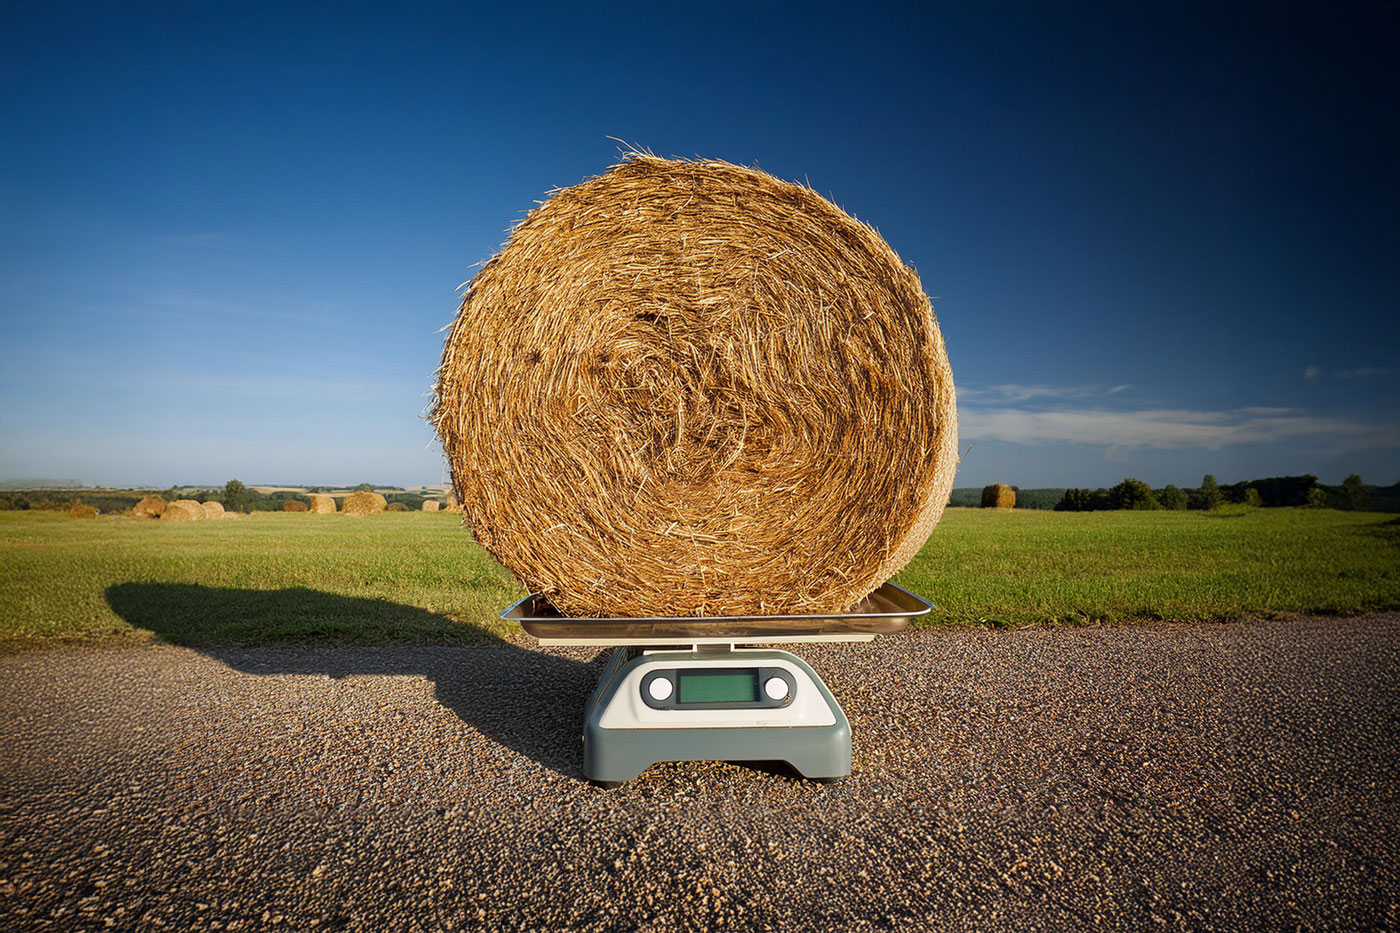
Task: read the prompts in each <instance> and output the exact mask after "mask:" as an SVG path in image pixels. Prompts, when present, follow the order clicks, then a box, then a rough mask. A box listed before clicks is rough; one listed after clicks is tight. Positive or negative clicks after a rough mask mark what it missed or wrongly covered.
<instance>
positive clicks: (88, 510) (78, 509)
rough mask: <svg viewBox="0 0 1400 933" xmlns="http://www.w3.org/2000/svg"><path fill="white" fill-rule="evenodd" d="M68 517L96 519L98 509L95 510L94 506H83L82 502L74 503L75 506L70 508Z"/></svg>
mask: <svg viewBox="0 0 1400 933" xmlns="http://www.w3.org/2000/svg"><path fill="white" fill-rule="evenodd" d="M68 517H69V518H96V517H97V509H94V508H93V507H92V506H90V505H83V504H82V503H81V502H75V503H73V505H72V506H70V507H69V509H68Z"/></svg>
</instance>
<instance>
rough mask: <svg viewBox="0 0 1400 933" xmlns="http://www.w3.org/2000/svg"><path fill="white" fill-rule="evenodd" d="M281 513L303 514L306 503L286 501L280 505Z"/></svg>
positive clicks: (295, 500)
mask: <svg viewBox="0 0 1400 933" xmlns="http://www.w3.org/2000/svg"><path fill="white" fill-rule="evenodd" d="M282 511H284V512H305V511H306V503H305V502H302V501H301V500H299V499H288V500H287V501H286V502H283V503H282Z"/></svg>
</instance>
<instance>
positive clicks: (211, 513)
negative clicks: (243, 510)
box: [199, 499, 227, 518]
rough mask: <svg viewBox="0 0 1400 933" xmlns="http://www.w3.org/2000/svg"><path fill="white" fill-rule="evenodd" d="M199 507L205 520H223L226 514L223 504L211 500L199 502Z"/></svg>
mask: <svg viewBox="0 0 1400 933" xmlns="http://www.w3.org/2000/svg"><path fill="white" fill-rule="evenodd" d="M199 507H200V508H202V509H203V510H204V517H205V518H223V517H224V515H225V514H227V513H225V512H224V504H223V503H222V502H215V501H214V500H212V499H211V500H209V501H208V502H201V503H200V506H199Z"/></svg>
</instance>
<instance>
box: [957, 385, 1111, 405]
mask: <svg viewBox="0 0 1400 933" xmlns="http://www.w3.org/2000/svg"><path fill="white" fill-rule="evenodd" d="M1131 388H1132V386H1131V385H1121V386H1114V387H1113V388H1111V389H1105V388H1103V387H1102V386H1047V385H1020V384H1018V383H1014V382H1011V383H1004V384H1002V385H994V386H986V387H964V386H958V397H959V398H962V399H979V398H980V399H996V400H999V401H1003V402H1029V401H1032V400H1034V399H1066V398H1071V399H1072V398H1093V397H1095V396H1099V395H1114V394H1116V393H1118V392H1122V391H1124V390H1125V389H1131Z"/></svg>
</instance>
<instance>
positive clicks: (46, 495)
mask: <svg viewBox="0 0 1400 933" xmlns="http://www.w3.org/2000/svg"><path fill="white" fill-rule="evenodd" d="M327 488H328V487H324V486H318V487H312V488H311V489H310V490H309V492H316V491H318V490H325V489H327ZM329 488H334V489H335V490H336V491H344V489H345V487H329ZM358 488H360V489H366V490H373V489H378V490H381V491H382V490H389V489H400V488H402V487H398V486H378V487H372V486H370V485H369V484H368V483H361V484H360V486H359V487H358ZM77 492H78V491H77V490H61V489H26V490H11V491H3V492H0V511H24V510H28V509H49V510H55V511H62V510H65V509H69V508H72V506H73V504H74V502H75V501H77V500H76V498H75V493H77ZM145 496H160V497H161V498H162V499H164V500H165V501H167V502H174V501H175V500H176V499H193V500H194V501H195V502H211V501H212V502H218V503H219V504H220V505H222V506H223V507H224V508H225V509H226V510H228V511H230V512H280V511H282V506H283V505H285V504H286V503H287V502H288V501H289V500H295V501H297V502H301V503H303V504H305V505H309V504H310V502H311V499H310V496H309V495H308V494H307V493H300V492H290V491H285V490H282V491H278V492H271V493H264V492H259V491H258V490H256V489H253V488H251V487H249V486H246V485H244V484H243V483H242V482H241V481H239V480H236V479H231V480H229V481H228V482H227V483H225V484H224V487H223V489H219V488H217V487H213V488H203V489H195V488H192V487H189V486H171V487H170V488H169V489H138V490H130V489H121V490H116V489H90V488H84V489H82V490H81V492H80V494H79V496H78V497H79V498H81V499H82V503H83V504H84V505H90V506H92V507H93V508H95V509H97V510H98V511H99V512H102V513H104V514H108V515H111V514H116V513H120V512H129V511H131V507H132V506H134V505H135V504H136V503H137V502H139V501H140V500H141V499H142V498H143V497H145ZM384 498H385V499H386V500H387V501H388V503H389V504H390V505H392V504H393V503H395V502H399V503H402V504H403V506H404V507H405V508H407V509H411V510H413V511H418V510H420V509H422V508H423V501H424V500H425V499H429V498H438V499H439V500H440V499H441V497H440V496H439V497H433V496H421V495H419V494H418V493H414V492H388V493H385V495H384Z"/></svg>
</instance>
